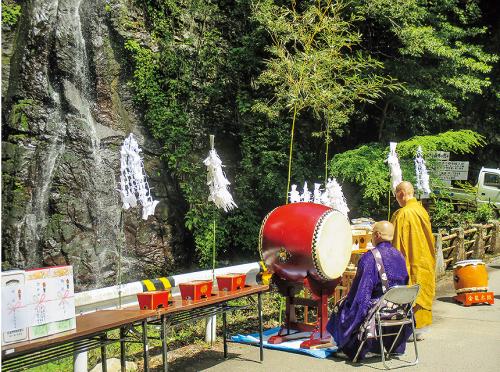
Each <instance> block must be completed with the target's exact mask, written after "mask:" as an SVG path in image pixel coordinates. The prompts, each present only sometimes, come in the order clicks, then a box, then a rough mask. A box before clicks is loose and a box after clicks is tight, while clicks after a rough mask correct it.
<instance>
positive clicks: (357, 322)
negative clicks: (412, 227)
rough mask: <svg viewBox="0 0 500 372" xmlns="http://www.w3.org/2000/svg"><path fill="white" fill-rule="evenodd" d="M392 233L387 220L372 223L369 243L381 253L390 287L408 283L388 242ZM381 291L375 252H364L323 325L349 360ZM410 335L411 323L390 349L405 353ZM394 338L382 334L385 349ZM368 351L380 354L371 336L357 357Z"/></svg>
mask: <svg viewBox="0 0 500 372" xmlns="http://www.w3.org/2000/svg"><path fill="white" fill-rule="evenodd" d="M393 234H394V226H393V225H392V224H391V223H390V222H388V221H380V222H377V223H376V224H375V225H374V226H373V233H372V243H373V245H374V246H375V247H376V248H377V249H378V251H379V252H380V255H381V256H382V262H383V265H384V267H385V272H386V275H387V279H388V285H389V287H392V286H395V285H406V284H408V271H407V269H406V262H405V259H404V257H403V255H402V254H401V253H400V252H399V251H398V250H396V249H395V248H394V247H393V246H392V244H391V243H390V242H391V241H392V238H393ZM387 289H388V288H387ZM387 289H386V290H387ZM383 293H384V292H383V290H382V281H381V278H380V274H379V271H378V270H377V266H376V263H375V258H374V255H373V253H372V252H366V253H365V254H364V255H363V256H361V259H360V260H359V262H358V268H357V271H356V276H355V277H354V280H353V283H352V286H351V289H350V290H349V293H348V294H347V297H346V298H345V299H344V300H343V301H342V302H341V303H340V306H336V307H335V309H334V311H333V313H332V315H331V317H330V320H329V322H328V324H327V327H326V328H327V330H328V332H330V334H331V335H332V336H333V339H334V340H335V343H336V344H337V346H338V348H339V351H341V352H343V353H344V354H345V355H346V356H347V357H349V358H350V359H351V360H352V359H354V357H355V355H356V352H357V350H358V348H359V345H360V344H361V340H360V339H359V338H358V335H359V328H360V326H361V325H362V323H363V322H364V321H365V319H366V317H367V315H368V312H369V311H370V309H371V308H372V307H373V306H374V304H376V303H377V301H378V299H379V298H380V297H381V296H382V294H383ZM405 327H406V326H405ZM410 334H411V326H410V327H406V328H405V329H404V330H403V331H402V332H401V335H400V336H399V340H398V342H397V343H396V345H395V347H394V349H393V352H394V353H404V350H405V345H406V340H407V339H408V337H409V336H410ZM393 341H394V337H384V345H385V347H386V349H389V348H390V346H391V345H392V342H393ZM367 352H373V353H380V341H379V340H378V339H374V338H372V339H367V340H366V342H365V344H364V345H363V349H362V350H361V352H360V354H359V356H358V360H359V359H363V358H364V357H365V355H366V353H367Z"/></svg>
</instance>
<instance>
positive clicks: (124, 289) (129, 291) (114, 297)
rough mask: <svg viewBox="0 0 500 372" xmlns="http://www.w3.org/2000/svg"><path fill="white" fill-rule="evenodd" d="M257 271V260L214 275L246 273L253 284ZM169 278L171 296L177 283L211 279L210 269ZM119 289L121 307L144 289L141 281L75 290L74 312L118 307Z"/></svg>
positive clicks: (175, 291) (218, 270)
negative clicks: (171, 281)
mask: <svg viewBox="0 0 500 372" xmlns="http://www.w3.org/2000/svg"><path fill="white" fill-rule="evenodd" d="M259 272H260V265H259V263H258V262H252V263H248V264H242V265H236V266H229V267H224V268H219V269H215V275H222V274H230V273H241V274H246V275H247V277H246V284H255V283H256V282H257V274H259ZM169 279H173V281H174V283H173V284H172V288H171V293H172V295H173V296H175V295H178V294H179V288H178V287H177V286H178V285H179V283H185V282H189V281H191V280H211V279H212V270H204V271H196V272H192V273H187V274H179V275H174V276H172V277H169ZM120 291H121V306H122V307H130V306H133V305H136V304H137V296H136V295H137V293H141V292H143V291H144V289H143V284H142V281H137V282H133V283H126V284H122V285H114V286H111V287H105V288H99V289H93V290H90V291H85V292H77V293H75V307H76V309H75V310H76V314H85V313H90V312H93V311H96V310H109V309H117V308H119V307H120Z"/></svg>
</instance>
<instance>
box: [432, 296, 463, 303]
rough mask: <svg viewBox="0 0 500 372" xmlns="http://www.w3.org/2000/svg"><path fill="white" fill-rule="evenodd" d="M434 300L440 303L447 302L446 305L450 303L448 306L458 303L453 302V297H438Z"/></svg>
mask: <svg viewBox="0 0 500 372" xmlns="http://www.w3.org/2000/svg"><path fill="white" fill-rule="evenodd" d="M436 300H438V301H441V302H447V303H450V304H456V303H458V302H457V301H455V300H454V299H453V297H449V296H445V297H438V298H436Z"/></svg>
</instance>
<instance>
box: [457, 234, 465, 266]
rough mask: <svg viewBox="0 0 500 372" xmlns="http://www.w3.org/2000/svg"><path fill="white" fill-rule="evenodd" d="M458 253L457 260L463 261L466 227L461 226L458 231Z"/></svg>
mask: <svg viewBox="0 0 500 372" xmlns="http://www.w3.org/2000/svg"><path fill="white" fill-rule="evenodd" d="M456 239H457V255H456V261H455V262H458V261H462V260H465V244H464V240H465V238H464V228H463V227H459V228H458V231H457V238H456Z"/></svg>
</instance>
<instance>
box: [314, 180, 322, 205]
mask: <svg viewBox="0 0 500 372" xmlns="http://www.w3.org/2000/svg"><path fill="white" fill-rule="evenodd" d="M320 187H321V184H320V183H315V184H314V192H313V202H314V203H316V204H321V189H320Z"/></svg>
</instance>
